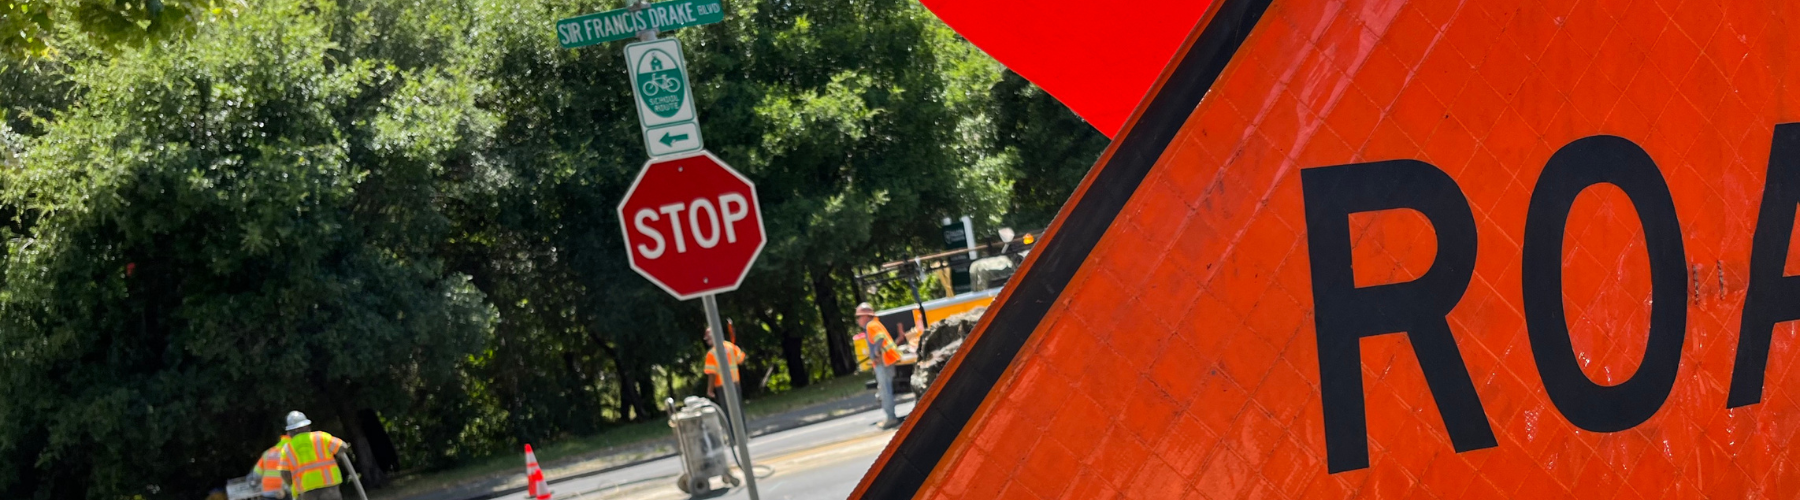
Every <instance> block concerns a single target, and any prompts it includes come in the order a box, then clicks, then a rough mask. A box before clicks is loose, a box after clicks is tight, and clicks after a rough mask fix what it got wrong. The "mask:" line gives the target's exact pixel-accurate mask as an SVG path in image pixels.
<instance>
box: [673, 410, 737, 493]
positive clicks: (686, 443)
mask: <svg viewBox="0 0 1800 500" xmlns="http://www.w3.org/2000/svg"><path fill="white" fill-rule="evenodd" d="M665 403H666V404H667V405H668V406H669V427H672V428H674V429H675V448H676V449H677V450H680V451H681V470H682V473H681V477H679V478H676V479H675V486H676V487H678V488H681V492H682V493H687V494H690V495H698V494H701V493H705V492H707V491H709V490H711V489H712V478H714V477H719V476H723V477H724V478H725V482H726V483H727V484H730V485H731V486H737V485H738V481H739V479H738V478H737V476H734V475H732V474H731V467H730V464H729V463H727V462H726V455H727V454H729V453H731V437H730V435H729V434H727V433H726V432H725V414H724V413H723V412H720V411H719V407H718V406H716V405H714V404H713V402H712V401H711V400H708V399H706V398H702V397H698V396H688V398H687V399H686V400H685V401H682V404H681V408H680V409H676V408H675V398H669V399H667V400H665Z"/></svg>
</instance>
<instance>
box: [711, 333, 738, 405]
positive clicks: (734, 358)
mask: <svg viewBox="0 0 1800 500" xmlns="http://www.w3.org/2000/svg"><path fill="white" fill-rule="evenodd" d="M701 336H702V337H705V338H706V366H704V367H702V368H701V371H703V372H706V375H708V377H707V378H708V379H711V380H710V382H711V383H709V384H706V398H707V399H716V396H715V394H717V392H718V391H719V390H723V389H724V388H725V378H724V377H723V376H721V375H719V356H718V354H717V351H716V350H714V349H713V338H712V327H707V328H706V334H704V335H701ZM725 356H726V357H728V358H731V359H730V360H729V361H730V362H731V381H732V383H734V384H737V386H738V394H743V393H744V391H743V387H744V379H743V378H742V377H739V376H738V365H741V364H744V360H745V359H746V358H745V356H744V350H743V349H738V346H737V344H733V343H731V341H729V340H727V341H725ZM726 406H727V405H719V409H720V410H721V411H723V410H725V407H726Z"/></svg>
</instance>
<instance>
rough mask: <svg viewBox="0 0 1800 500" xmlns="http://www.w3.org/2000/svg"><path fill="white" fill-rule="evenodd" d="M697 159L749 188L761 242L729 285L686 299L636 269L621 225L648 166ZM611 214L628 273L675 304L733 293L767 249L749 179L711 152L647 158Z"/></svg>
mask: <svg viewBox="0 0 1800 500" xmlns="http://www.w3.org/2000/svg"><path fill="white" fill-rule="evenodd" d="M701 155H705V156H706V157H708V158H711V159H712V161H713V162H714V163H718V164H719V166H721V167H725V171H726V172H729V173H731V175H733V176H736V177H737V178H738V180H740V181H744V184H745V185H748V186H750V203H752V204H754V205H756V230H757V232H758V233H759V234H761V235H762V241H760V242H757V244H756V251H754V252H751V253H750V261H749V262H745V263H744V269H743V270H742V271H739V272H738V275H737V278H736V279H734V280H732V281H731V285H729V286H723V287H718V288H709V289H706V290H704V291H700V292H695V293H691V294H687V295H682V294H681V293H680V292H676V291H675V290H674V289H672V288H669V285H667V284H664V283H663V282H662V280H659V279H656V277H655V276H652V275H651V274H650V273H649V272H648V271H645V270H644V268H641V267H638V265H637V258H635V257H633V256H632V255H633V254H632V253H631V252H632V248H631V227H630V225H628V224H626V223H625V203H626V202H628V201H631V195H632V193H636V192H637V189H638V184H640V183H642V182H644V174H646V173H649V172H650V165H652V164H656V163H663V162H671V161H676V160H684V159H688V158H693V157H696V156H701ZM613 212H614V213H616V214H618V216H619V234H620V235H621V236H623V237H624V241H623V243H624V244H625V262H626V264H629V265H630V266H631V270H632V271H635V272H637V273H638V276H643V277H644V279H646V280H650V282H651V283H655V284H656V287H657V288H661V289H662V290H663V291H664V292H668V293H669V295H673V296H675V299H676V300H690V299H694V298H697V297H703V296H707V295H718V294H721V293H725V292H731V291H736V290H737V289H738V287H739V286H742V285H743V284H744V277H745V276H748V275H749V274H750V268H752V267H756V261H757V259H760V258H762V251H763V247H766V246H768V245H769V231H768V229H767V228H765V227H764V226H763V215H762V199H761V198H760V197H758V196H757V194H756V183H755V182H751V181H750V178H749V177H745V176H744V174H743V173H742V172H738V170H737V168H735V167H732V166H731V164H730V163H725V160H721V159H719V157H718V156H714V155H713V154H712V151H707V150H705V149H701V150H700V151H698V152H695V153H689V154H683V155H674V156H662V157H656V158H651V159H649V160H645V161H644V166H643V167H642V168H639V169H638V173H637V177H636V178H633V179H632V180H631V187H630V188H626V189H625V196H623V197H620V198H619V205H618V208H617V209H615V210H613Z"/></svg>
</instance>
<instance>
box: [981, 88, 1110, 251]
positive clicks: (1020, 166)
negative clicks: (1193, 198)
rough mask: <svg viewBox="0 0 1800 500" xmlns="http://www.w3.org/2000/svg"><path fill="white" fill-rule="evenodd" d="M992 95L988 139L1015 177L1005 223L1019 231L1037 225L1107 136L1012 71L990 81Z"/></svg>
mask: <svg viewBox="0 0 1800 500" xmlns="http://www.w3.org/2000/svg"><path fill="white" fill-rule="evenodd" d="M991 95H992V96H993V97H992V100H991V101H990V106H991V107H990V108H989V111H988V113H989V114H990V116H992V117H993V118H992V119H993V121H994V127H993V128H994V137H993V140H992V141H990V142H988V144H990V145H991V146H990V147H992V148H993V151H992V154H993V155H994V156H996V157H999V158H1003V160H1002V161H1004V162H1005V163H1006V164H1007V165H1008V167H1009V169H1010V170H1011V171H1012V172H1010V175H1009V177H1010V178H1012V179H1014V181H1013V185H1012V188H1013V191H1012V197H1011V204H1010V206H1008V207H1007V210H1006V213H1007V216H1006V218H1007V223H1008V224H1010V225H1012V226H1013V227H1016V228H1019V229H1020V230H1022V231H1030V230H1036V229H1041V228H1043V227H1044V226H1048V225H1050V219H1052V218H1055V217H1056V212H1057V210H1060V209H1062V205H1063V202H1065V201H1067V200H1068V199H1069V195H1070V194H1072V193H1074V192H1075V187H1076V186H1077V185H1080V184H1081V178H1082V177H1084V176H1086V175H1087V172H1088V169H1090V168H1093V166H1094V161H1095V160H1096V159H1098V158H1099V157H1100V153H1101V152H1103V151H1105V150H1106V146H1107V144H1108V143H1110V142H1111V139H1107V138H1106V136H1105V135H1102V134H1101V133H1100V131H1098V130H1095V129H1094V126H1093V125H1089V124H1088V123H1087V121H1086V120H1082V119H1081V117H1080V116H1077V115H1075V113H1074V112H1072V111H1070V110H1069V108H1068V107H1067V106H1063V105H1062V103H1061V102H1057V100H1056V98H1055V97H1051V96H1050V94H1049V93H1048V92H1044V90H1043V89H1040V88H1038V86H1036V85H1033V84H1031V82H1029V81H1026V80H1025V78H1023V77H1020V76H1019V75H1018V74H1017V73H1013V72H1012V71H1006V72H1005V73H1004V76H1003V78H1002V79H1001V80H1000V81H999V82H997V83H995V84H994V86H993V88H992V91H991Z"/></svg>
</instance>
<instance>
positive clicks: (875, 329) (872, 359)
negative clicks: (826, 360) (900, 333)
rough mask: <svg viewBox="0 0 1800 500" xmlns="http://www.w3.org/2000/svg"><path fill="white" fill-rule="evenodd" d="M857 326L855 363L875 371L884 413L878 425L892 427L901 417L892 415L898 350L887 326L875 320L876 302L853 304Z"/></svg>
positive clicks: (885, 427) (876, 385)
mask: <svg viewBox="0 0 1800 500" xmlns="http://www.w3.org/2000/svg"><path fill="white" fill-rule="evenodd" d="M856 326H858V327H861V328H862V331H861V332H857V334H856V342H855V344H856V359H857V364H858V366H860V367H862V368H863V369H868V370H873V371H874V372H875V393H876V395H878V396H880V397H881V411H882V412H885V413H887V420H883V421H881V428H883V429H892V428H894V426H897V425H900V417H898V416H895V415H894V364H895V363H899V362H900V351H899V349H898V347H897V346H895V345H894V337H892V336H890V335H888V331H887V327H886V326H882V325H881V322H880V321H875V306H871V305H869V303H868V302H864V303H861V304H857V305H856ZM870 353H875V354H874V355H870Z"/></svg>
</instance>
